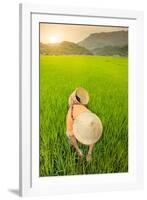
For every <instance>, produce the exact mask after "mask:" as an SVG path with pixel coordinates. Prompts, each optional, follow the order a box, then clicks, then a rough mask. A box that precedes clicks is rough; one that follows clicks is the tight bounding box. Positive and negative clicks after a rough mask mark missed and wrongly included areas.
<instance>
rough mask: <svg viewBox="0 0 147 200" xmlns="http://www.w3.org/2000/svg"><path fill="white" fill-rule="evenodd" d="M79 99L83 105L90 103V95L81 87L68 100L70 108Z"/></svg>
mask: <svg viewBox="0 0 147 200" xmlns="http://www.w3.org/2000/svg"><path fill="white" fill-rule="evenodd" d="M76 97H78V99H79V102H80V103H81V104H83V105H87V104H88V101H89V94H88V92H87V90H85V89H84V88H82V87H79V88H77V89H75V90H74V91H73V93H72V94H71V95H70V97H69V99H68V103H69V106H70V105H71V104H72V103H73V102H74V101H77V98H76Z"/></svg>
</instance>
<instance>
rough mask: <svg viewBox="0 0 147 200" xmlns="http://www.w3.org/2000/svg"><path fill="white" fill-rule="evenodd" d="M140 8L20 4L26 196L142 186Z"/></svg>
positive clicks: (22, 159)
mask: <svg viewBox="0 0 147 200" xmlns="http://www.w3.org/2000/svg"><path fill="white" fill-rule="evenodd" d="M142 101H143V14H142V12H139V11H123V10H105V9H98V8H79V7H72V8H70V7H52V6H49V5H28V4H25V5H24V4H23V5H22V4H21V5H20V195H21V196H31V195H46V194H64V193H80V192H98V191H110V190H126V189H137V188H142V187H143V102H142Z"/></svg>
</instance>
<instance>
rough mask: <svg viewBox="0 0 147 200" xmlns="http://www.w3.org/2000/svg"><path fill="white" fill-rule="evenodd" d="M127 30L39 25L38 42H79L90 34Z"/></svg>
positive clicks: (103, 27)
mask: <svg viewBox="0 0 147 200" xmlns="http://www.w3.org/2000/svg"><path fill="white" fill-rule="evenodd" d="M120 30H125V31H126V30H128V28H124V27H108V26H81V25H63V24H47V23H40V42H42V43H57V42H62V41H70V42H75V43H76V42H80V41H81V40H83V39H85V38H86V37H87V36H88V35H89V34H91V33H100V32H112V31H120Z"/></svg>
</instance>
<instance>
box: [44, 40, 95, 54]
mask: <svg viewBox="0 0 147 200" xmlns="http://www.w3.org/2000/svg"><path fill="white" fill-rule="evenodd" d="M40 53H41V54H43V55H92V53H91V52H90V51H89V50H87V49H86V48H84V47H81V46H79V45H78V44H75V43H73V42H67V41H64V42H61V43H59V44H58V43H57V44H42V43H40Z"/></svg>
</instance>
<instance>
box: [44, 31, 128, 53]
mask: <svg viewBox="0 0 147 200" xmlns="http://www.w3.org/2000/svg"><path fill="white" fill-rule="evenodd" d="M40 53H41V54H45V55H103V56H105V55H118V56H127V55H128V31H116V32H101V33H92V34H90V35H89V36H88V37H86V38H85V39H84V40H82V41H80V42H79V43H73V42H68V41H63V42H61V43H57V44H43V43H40Z"/></svg>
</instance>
